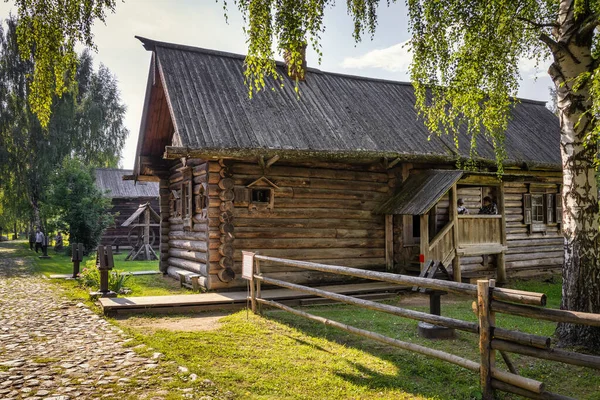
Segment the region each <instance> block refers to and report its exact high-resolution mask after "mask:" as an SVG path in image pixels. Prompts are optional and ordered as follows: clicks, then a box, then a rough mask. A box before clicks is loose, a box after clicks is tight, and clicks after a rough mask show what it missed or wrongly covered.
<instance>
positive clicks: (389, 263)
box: [385, 215, 394, 272]
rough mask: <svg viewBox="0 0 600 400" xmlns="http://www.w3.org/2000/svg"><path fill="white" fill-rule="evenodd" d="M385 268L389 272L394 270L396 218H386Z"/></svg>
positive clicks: (390, 216) (388, 216)
mask: <svg viewBox="0 0 600 400" xmlns="http://www.w3.org/2000/svg"><path fill="white" fill-rule="evenodd" d="M385 267H386V270H387V271H388V272H391V271H393V269H394V216H393V215H386V216H385Z"/></svg>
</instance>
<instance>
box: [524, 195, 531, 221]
mask: <svg viewBox="0 0 600 400" xmlns="http://www.w3.org/2000/svg"><path fill="white" fill-rule="evenodd" d="M523 221H524V222H525V225H531V223H532V219H531V195H530V194H528V193H527V194H524V195H523Z"/></svg>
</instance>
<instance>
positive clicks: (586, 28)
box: [577, 13, 600, 36]
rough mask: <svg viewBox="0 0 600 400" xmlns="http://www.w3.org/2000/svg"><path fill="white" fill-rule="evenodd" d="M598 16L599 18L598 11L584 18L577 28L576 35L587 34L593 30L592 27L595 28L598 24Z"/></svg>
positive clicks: (599, 22)
mask: <svg viewBox="0 0 600 400" xmlns="http://www.w3.org/2000/svg"><path fill="white" fill-rule="evenodd" d="M599 18H600V14H599V13H595V14H593V15H590V16H589V17H588V18H586V20H585V21H584V23H583V24H582V26H581V27H580V28H579V31H578V32H577V33H578V35H579V36H587V35H589V34H590V33H592V32H594V29H596V27H597V26H598V24H600V20H599Z"/></svg>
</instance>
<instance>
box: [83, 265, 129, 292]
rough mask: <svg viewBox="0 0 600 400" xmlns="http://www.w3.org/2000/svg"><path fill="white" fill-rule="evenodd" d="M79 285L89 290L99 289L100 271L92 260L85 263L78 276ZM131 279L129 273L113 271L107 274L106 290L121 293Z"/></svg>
mask: <svg viewBox="0 0 600 400" xmlns="http://www.w3.org/2000/svg"><path fill="white" fill-rule="evenodd" d="M79 278H80V281H81V284H82V285H83V286H85V287H88V288H91V289H99V288H100V270H99V269H98V267H97V266H96V265H95V262H93V260H90V261H88V262H87V263H86V266H85V267H84V268H83V270H82V271H81V273H80V274H79ZM129 278H131V273H130V272H125V271H122V270H118V269H113V270H111V271H109V272H108V289H109V290H112V291H113V292H115V293H121V292H122V291H123V290H124V289H125V284H126V283H127V281H128V280H129Z"/></svg>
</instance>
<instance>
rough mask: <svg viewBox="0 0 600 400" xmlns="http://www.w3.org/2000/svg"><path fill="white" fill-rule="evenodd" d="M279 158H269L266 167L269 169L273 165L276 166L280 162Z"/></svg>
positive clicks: (276, 156)
mask: <svg viewBox="0 0 600 400" xmlns="http://www.w3.org/2000/svg"><path fill="white" fill-rule="evenodd" d="M279 158H280V157H279V156H278V155H277V154H276V155H274V156H273V157H271V158H269V159H268V160H267V162H266V163H265V167H266V168H269V167H270V166H271V165H273V164H275V163H276V162H277V160H279Z"/></svg>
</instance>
